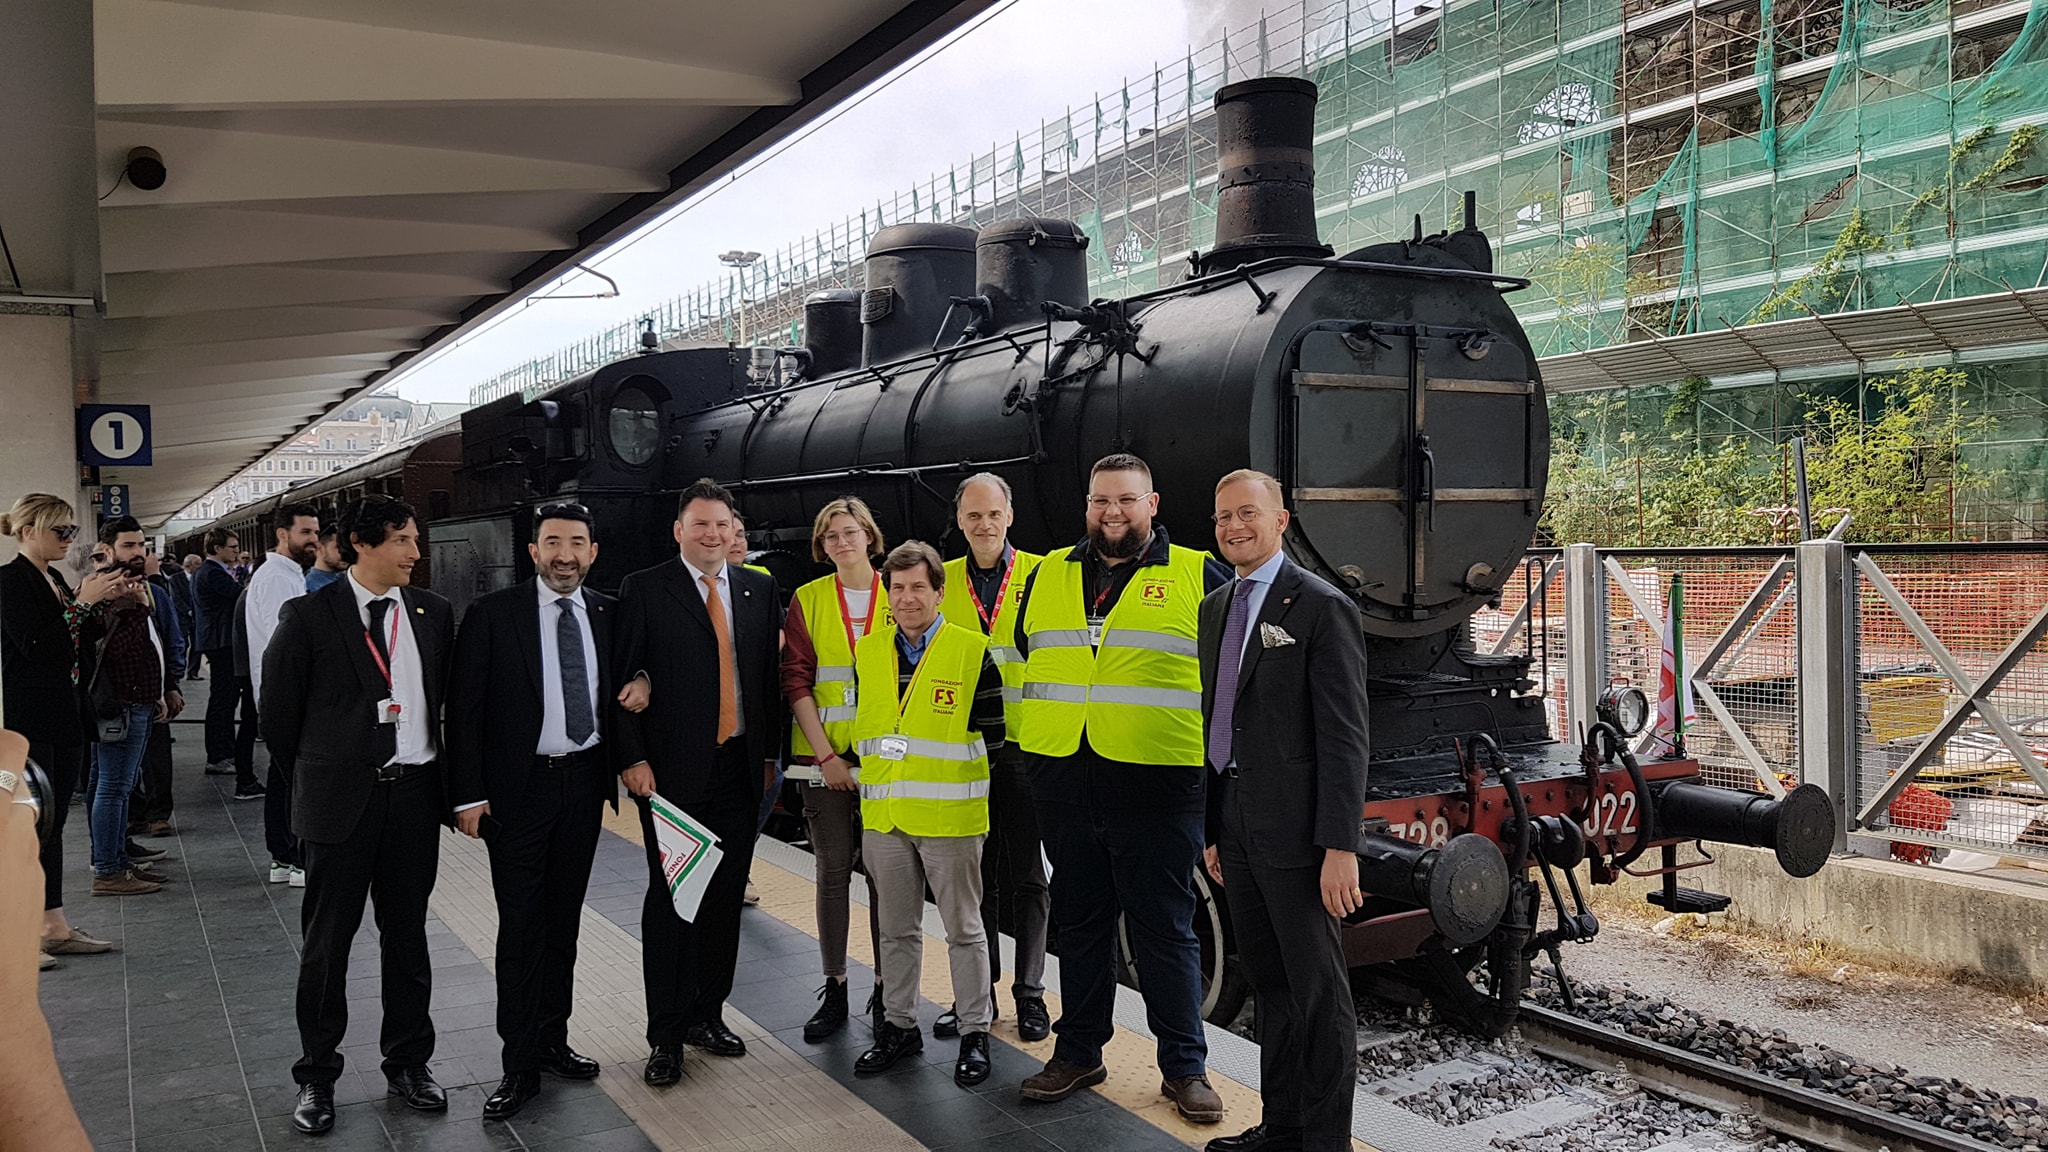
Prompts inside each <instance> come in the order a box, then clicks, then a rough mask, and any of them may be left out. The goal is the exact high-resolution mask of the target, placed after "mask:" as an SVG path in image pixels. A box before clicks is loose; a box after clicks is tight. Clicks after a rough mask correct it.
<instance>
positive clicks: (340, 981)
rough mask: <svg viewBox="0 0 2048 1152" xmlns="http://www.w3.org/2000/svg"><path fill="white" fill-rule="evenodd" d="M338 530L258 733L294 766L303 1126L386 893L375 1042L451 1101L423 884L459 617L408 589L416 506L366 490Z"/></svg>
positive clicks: (321, 1113) (400, 1083) (323, 1124)
mask: <svg viewBox="0 0 2048 1152" xmlns="http://www.w3.org/2000/svg"><path fill="white" fill-rule="evenodd" d="M341 539H342V541H343V545H342V554H343V557H344V558H345V559H346V560H347V561H348V562H349V564H350V566H351V567H350V568H349V572H348V576H347V577H346V578H344V579H341V580H337V581H335V582H334V583H332V584H329V585H328V586H327V587H325V588H323V589H321V590H320V591H319V592H317V593H314V594H312V595H308V596H301V597H298V598H297V599H295V600H291V601H288V602H286V604H285V606H284V609H283V611H282V612H280V613H279V615H278V625H277V632H276V633H275V634H274V635H273V636H272V637H271V641H270V645H269V647H268V648H267V649H265V651H264V654H263V731H264V733H265V735H266V737H267V739H268V740H269V743H270V747H271V750H272V751H273V752H274V753H275V754H276V755H277V757H278V759H279V761H280V762H282V763H287V764H290V765H292V832H293V834H294V835H296V836H298V838H299V841H300V852H301V854H302V858H301V863H302V865H303V866H304V868H305V870H306V899H305V904H304V905H303V907H302V908H301V911H300V925H301V928H302V930H303V932H304V936H305V943H304V947H303V949H302V951H301V954H300V959H299V992H298V1021H299V1044H300V1047H301V1050H302V1052H303V1055H301V1056H300V1057H299V1060H298V1063H296V1064H294V1065H292V1078H293V1079H294V1080H296V1081H297V1082H298V1084H299V1086H300V1088H299V1102H298V1107H297V1109H296V1110H295V1111H294V1112H293V1113H292V1123H293V1124H294V1125H295V1126H296V1127H297V1128H298V1129H299V1130H300V1131H301V1132H308V1133H319V1132H325V1131H327V1130H328V1129H330V1128H332V1127H333V1126H334V1082H335V1080H336V1079H337V1078H338V1077H340V1075H341V1070H342V1059H341V1055H340V1053H339V1052H338V1051H337V1049H338V1048H339V1047H340V1045H341V1041H342V1037H343V1035H344V1034H345V1033H347V1031H348V992H347V989H348V983H347V981H348V953H349V942H350V941H351V940H352V939H354V937H355V934H356V929H357V928H358V927H359V926H360V925H361V924H362V920H363V904H364V902H365V900H366V899H372V898H374V899H375V900H376V902H377V929H378V932H379V935H380V944H381V946H382V950H383V973H384V987H383V997H384V1024H383V1029H382V1034H381V1036H380V1037H379V1043H380V1047H381V1048H382V1050H383V1054H384V1062H383V1066H384V1077H385V1079H386V1081H387V1082H388V1084H389V1086H390V1094H391V1095H393V1096H397V1097H400V1098H402V1099H403V1100H404V1101H405V1103H406V1104H407V1105H409V1106H411V1107H413V1108H416V1109H419V1110H421V1111H428V1112H431V1111H439V1110H441V1109H444V1108H446V1107H447V1106H448V1098H447V1096H446V1095H445V1094H443V1092H442V1091H441V1087H440V1085H438V1084H436V1083H434V1078H433V1075H432V1074H431V1073H430V1072H429V1071H428V1069H427V1061H428V1060H429V1059H431V1058H432V1056H433V1054H434V1024H433V1021H432V1020H431V1019H430V1018H429V1017H428V1014H427V1007H428V1002H429V1000H430V999H431V997H432V994H433V973H432V969H431V967H430V964H429V961H428V959H427V896H428V894H429V893H431V892H432V891H433V888H434V874H435V870H436V869H437V868H438V866H439V864H440V854H441V826H442V825H443V824H445V823H449V822H450V817H449V801H448V791H447V788H446V786H445V784H444V778H443V774H442V772H441V768H440V765H439V763H438V761H437V757H438V756H439V755H440V751H441V735H440V727H441V725H440V716H441V705H442V701H443V699H444V697H445V693H446V691H447V686H448V674H449V654H450V651H451V649H452V647H453V642H454V638H455V614H454V612H453V611H451V610H450V609H449V607H448V602H447V601H446V600H443V599H442V598H440V597H439V596H436V595H434V594H433V593H432V592H427V591H423V590H421V589H416V588H409V587H407V584H408V583H409V582H410V581H411V579H412V569H413V565H414V564H416V563H418V562H419V558H420V546H419V525H418V524H417V522H416V521H415V520H414V518H413V512H412V509H410V508H408V507H406V506H405V505H404V504H401V503H399V502H398V501H396V500H391V499H388V498H385V497H371V498H368V499H365V500H362V501H359V502H358V503H357V504H356V505H355V506H354V507H352V508H350V509H349V510H348V512H347V514H346V515H345V516H344V517H343V519H342V527H341Z"/></svg>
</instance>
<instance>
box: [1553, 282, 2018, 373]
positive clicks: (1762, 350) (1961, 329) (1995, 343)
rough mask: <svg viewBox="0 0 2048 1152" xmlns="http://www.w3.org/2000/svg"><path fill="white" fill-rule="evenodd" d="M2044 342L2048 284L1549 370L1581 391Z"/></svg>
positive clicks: (1885, 362) (1580, 355)
mask: <svg viewBox="0 0 2048 1152" xmlns="http://www.w3.org/2000/svg"><path fill="white" fill-rule="evenodd" d="M2043 346H2048V288H2016V289H2012V290H2009V291H2005V292H1993V293H1989V294H1987V295H1983V296H1964V297H1959V298H1957V299H1953V300H1937V301H1934V302H1932V303H1928V304H1910V303H1904V304H1898V305H1895V306H1893V307H1890V308H1872V309H1868V310H1864V311H1859V312H1839V313H1825V312H1815V313H1808V314H1805V315H1801V316H1798V317H1795V318H1793V319H1790V320H1776V321H1773V322H1771V323H1769V324H1751V325H1747V326H1745V327H1735V326H1733V325H1723V326H1721V327H1719V328H1710V329H1707V330H1706V331H1702V332H1692V333H1687V334H1686V335H1683V336H1658V337H1650V338H1648V339H1642V340H1632V341H1629V342H1627V343H1623V344H1610V345H1608V346H1607V347H1605V348H1596V349H1593V350H1592V351H1589V352H1568V353H1565V354H1563V355H1558V356H1546V357H1544V358H1543V360H1542V361H1541V370H1542V374H1543V387H1544V390H1545V391H1548V392H1581V391H1586V390H1588V389H1597V388H1621V387H1637V386H1644V385H1668V384H1676V383H1678V382H1679V381H1681V380H1684V379H1686V378H1688V377H1694V376H1698V377H1703V378H1705V379H1708V380H1715V379H1722V380H1737V381H1739V380H1743V379H1744V378H1748V377H1755V376H1766V375H1769V376H1776V377H1778V378H1780V379H1817V378H1820V377H1822V376H1828V375H1855V374H1856V373H1858V372H1871V373H1882V372H1896V371H1898V370H1900V369H1901V368H1903V367H1910V366H1911V365H1912V364H1913V363H1914V362H1915V361H1924V362H1929V363H1942V364H1947V363H1952V362H1955V361H1958V360H1961V361H1969V360H1973V359H1989V358H1992V357H1994V356H1997V355H1999V354H2000V351H2001V350H2010V351H2012V352H2013V353H2014V354H2038V352H2039V350H2040V348H2041V347H2043ZM2022 350H2025V351H2022Z"/></svg>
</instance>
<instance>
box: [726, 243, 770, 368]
mask: <svg viewBox="0 0 2048 1152" xmlns="http://www.w3.org/2000/svg"><path fill="white" fill-rule="evenodd" d="M760 259H761V254H760V253H759V252H742V251H741V250H739V249H738V248H735V249H733V250H732V251H730V252H721V253H719V254H718V262H719V263H720V264H723V265H725V266H726V267H728V268H737V269H739V270H740V343H742V344H751V341H749V340H748V339H747V277H746V270H747V269H748V268H751V267H753V266H754V264H755V263H756V262H758V261H759V260H760Z"/></svg>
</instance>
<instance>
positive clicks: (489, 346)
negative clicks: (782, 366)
mask: <svg viewBox="0 0 2048 1152" xmlns="http://www.w3.org/2000/svg"><path fill="white" fill-rule="evenodd" d="M1283 4H1284V0H1282V4H1274V5H1273V7H1275V8H1279V7H1282V6H1283ZM1286 6H1287V7H1292V5H1286ZM1240 8H1242V9H1247V10H1248V11H1247V13H1245V14H1240V13H1239V12H1238V11H1235V10H1236V9H1240ZM1247 16H1248V18H1249V19H1250V20H1251V21H1253V22H1256V21H1257V19H1258V9H1257V6H1256V5H1254V4H1248V3H1245V0H1110V2H1107V3H1105V2H1104V0H1016V2H1015V3H1014V4H1012V5H1011V6H1010V7H1008V8H1006V9H1002V10H1001V11H999V12H998V13H997V14H996V15H995V16H994V17H992V18H989V19H987V20H985V21H984V22H982V23H980V24H978V25H977V26H975V27H974V28H973V29H972V30H971V31H969V32H967V33H966V34H964V35H962V36H960V37H959V38H958V39H957V40H954V41H953V42H952V43H951V44H949V45H948V46H946V47H945V48H944V49H943V50H941V51H938V52H935V53H931V54H928V55H927V56H926V57H925V58H924V59H923V60H922V62H920V63H916V64H915V65H914V66H912V67H911V68H910V69H909V70H908V71H907V72H901V73H899V74H898V76H897V78H896V79H894V80H893V82H886V83H885V85H884V86H882V87H880V88H879V89H878V90H873V91H872V92H871V94H870V95H869V96H868V97H867V99H865V100H864V101H862V102H861V103H859V104H858V105H857V106H855V107H852V108H851V109H850V110H847V111H845V112H843V113H842V114H841V115H839V116H838V118H837V119H835V120H833V121H832V122H831V123H830V124H828V125H826V126H824V127H823V128H820V129H819V130H817V131H816V132H814V133H813V134H812V135H810V136H809V137H808V138H806V139H804V140H803V141H802V142H801V143H798V144H796V145H794V146H793V147H790V148H788V149H787V150H785V151H783V152H782V153H781V154H779V155H777V156H775V158H773V159H772V160H769V161H767V162H766V163H764V164H761V165H760V166H759V167H756V168H754V169H752V170H751V171H749V172H747V173H746V174H745V175H744V176H742V177H740V178H739V179H737V180H728V181H727V182H725V183H724V184H722V185H719V186H717V187H715V188H712V189H708V190H706V191H705V192H703V193H701V194H699V195H698V196H697V197H695V198H694V199H693V200H691V201H689V202H686V203H685V204H683V205H680V206H678V208H677V209H676V210H675V211H673V212H671V213H670V214H669V215H668V216H667V217H665V218H664V219H663V220H662V221H658V222H657V223H656V224H655V225H653V226H651V229H650V231H648V232H646V233H643V234H642V236H641V237H640V238H639V239H637V241H632V242H630V243H628V244H625V245H622V246H621V247H620V248H618V249H615V250H614V252H613V253H612V254H611V255H608V256H606V257H604V258H603V259H601V260H599V261H597V262H596V264H595V266H596V267H599V268H601V269H603V271H604V273H605V274H606V275H607V276H610V277H612V278H613V279H615V280H617V281H618V282H619V288H620V295H619V296H618V297H617V298H615V299H596V300H592V299H585V300H562V299H556V300H546V301H537V302H534V303H530V304H527V305H524V306H522V307H520V308H518V309H516V310H514V311H513V312H512V313H510V315H509V317H508V318H507V319H504V320H502V321H500V322H498V323H496V324H495V325H494V326H492V327H490V328H488V329H487V330H485V331H483V332H481V333H479V334H476V335H472V336H471V337H469V338H468V339H467V340H465V341H464V342H463V343H462V344H461V345H459V346H457V347H455V348H453V349H451V350H449V351H447V352H445V353H443V354H442V355H440V356H439V357H437V358H435V359H434V360H433V361H432V362H431V363H428V364H426V365H425V366H424V367H421V368H419V369H417V370H414V371H411V372H408V373H406V374H405V375H404V376H402V377H401V378H400V379H399V381H398V383H397V387H398V391H399V394H400V395H403V396H405V397H407V398H409V399H413V400H431V401H451V400H452V401H462V400H467V399H468V397H469V389H470V387H471V386H472V385H474V384H476V383H478V382H480V381H482V380H484V379H487V378H489V377H491V376H494V375H496V374H497V373H499V372H500V371H503V370H505V369H507V368H511V367H514V366H516V365H518V364H520V363H522V362H524V361H526V360H528V359H531V358H533V357H535V356H541V355H546V354H548V353H550V352H552V351H554V350H555V349H557V348H559V347H561V346H563V345H565V344H569V343H572V342H574V341H576V340H579V339H581V338H583V337H585V336H588V335H591V334H592V333H595V332H597V331H598V330H600V329H603V328H606V327H609V326H611V325H613V324H617V323H619V322H620V321H622V320H626V319H629V318H630V317H632V316H634V315H635V314H637V313H640V312H644V311H647V310H648V309H649V308H652V307H654V306H655V305H657V304H659V303H661V302H662V301H664V300H667V299H669V298H670V297H673V296H676V295H678V294H680V293H682V292H684V291H687V290H689V289H691V288H695V287H697V286H698V285H700V284H704V283H707V282H710V281H713V280H717V279H719V278H720V277H721V275H722V274H723V273H724V269H723V268H722V267H721V266H720V265H719V263H718V260H717V255H718V253H720V252H724V251H727V250H730V249H734V248H740V249H752V250H756V251H761V252H770V251H773V250H775V249H776V248H779V247H781V246H782V245H784V244H786V243H788V242H790V241H792V240H795V239H798V238H800V237H806V236H809V235H810V234H811V233H813V232H815V231H817V230H819V229H821V228H823V227H825V226H827V225H829V224H832V223H834V222H836V221H838V220H841V219H844V218H845V217H847V216H849V215H852V214H854V213H856V212H857V211H858V210H859V209H860V207H861V206H862V205H867V204H873V203H875V201H876V200H877V199H878V198H882V197H886V196H888V195H889V194H890V193H893V192H895V191H897V190H899V189H902V188H905V187H907V186H909V185H910V184H912V183H913V182H921V181H923V180H924V179H926V178H927V177H929V176H930V175H931V174H933V173H935V172H944V171H946V170H947V169H948V168H949V167H952V166H955V165H961V164H964V163H965V162H966V161H967V160H968V159H969V158H970V157H972V156H974V155H975V154H976V153H986V152H987V151H988V150H989V148H990V147H991V146H992V145H994V144H996V143H997V142H998V141H1001V142H1008V141H1009V140H1011V139H1012V138H1013V137H1014V136H1015V135H1016V133H1017V132H1018V131H1020V130H1026V131H1036V130H1037V129H1038V126H1039V122H1040V121H1041V120H1042V119H1056V118H1058V117H1060V116H1064V115H1066V113H1067V110H1068V109H1069V107H1074V108H1080V107H1084V106H1088V105H1090V104H1091V102H1092V101H1093V99H1094V94H1095V93H1096V92H1098V91H1102V92H1111V91H1115V90H1116V89H1117V88H1118V87H1119V86H1120V85H1121V84H1122V83H1123V81H1124V78H1126V77H1133V78H1135V77H1138V76H1144V77H1146V78H1147V79H1148V80H1149V78H1150V75H1151V72H1152V69H1153V67H1154V66H1155V64H1156V63H1165V62H1172V61H1179V60H1180V59H1182V58H1183V56H1184V54H1185V52H1186V51H1187V48H1188V45H1189V43H1190V42H1191V39H1192V40H1201V41H1207V40H1211V39H1213V38H1214V37H1215V35H1216V33H1217V32H1218V31H1220V26H1221V24H1222V23H1223V22H1224V21H1225V20H1228V21H1229V23H1230V25H1231V26H1232V27H1237V26H1238V25H1239V24H1240V23H1241V22H1242V21H1243V20H1244V19H1245V18H1247ZM600 288H601V285H600V284H599V283H598V282H597V281H595V280H594V279H592V278H590V277H576V278H574V279H572V280H569V281H566V282H564V283H563V284H562V285H561V286H560V287H558V288H556V289H554V290H553V291H554V292H555V293H557V294H569V293H581V292H593V291H597V290H599V289H600Z"/></svg>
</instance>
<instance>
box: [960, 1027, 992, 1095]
mask: <svg viewBox="0 0 2048 1152" xmlns="http://www.w3.org/2000/svg"><path fill="white" fill-rule="evenodd" d="M988 1072H989V1060H988V1033H986V1032H969V1033H967V1034H966V1035H964V1036H962V1037H960V1059H958V1060H956V1061H954V1062H953V1083H955V1084H958V1085H959V1086H961V1087H962V1088H972V1087H974V1086H975V1085H976V1084H979V1083H981V1082H982V1081H983V1080H986V1079H988Z"/></svg>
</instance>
